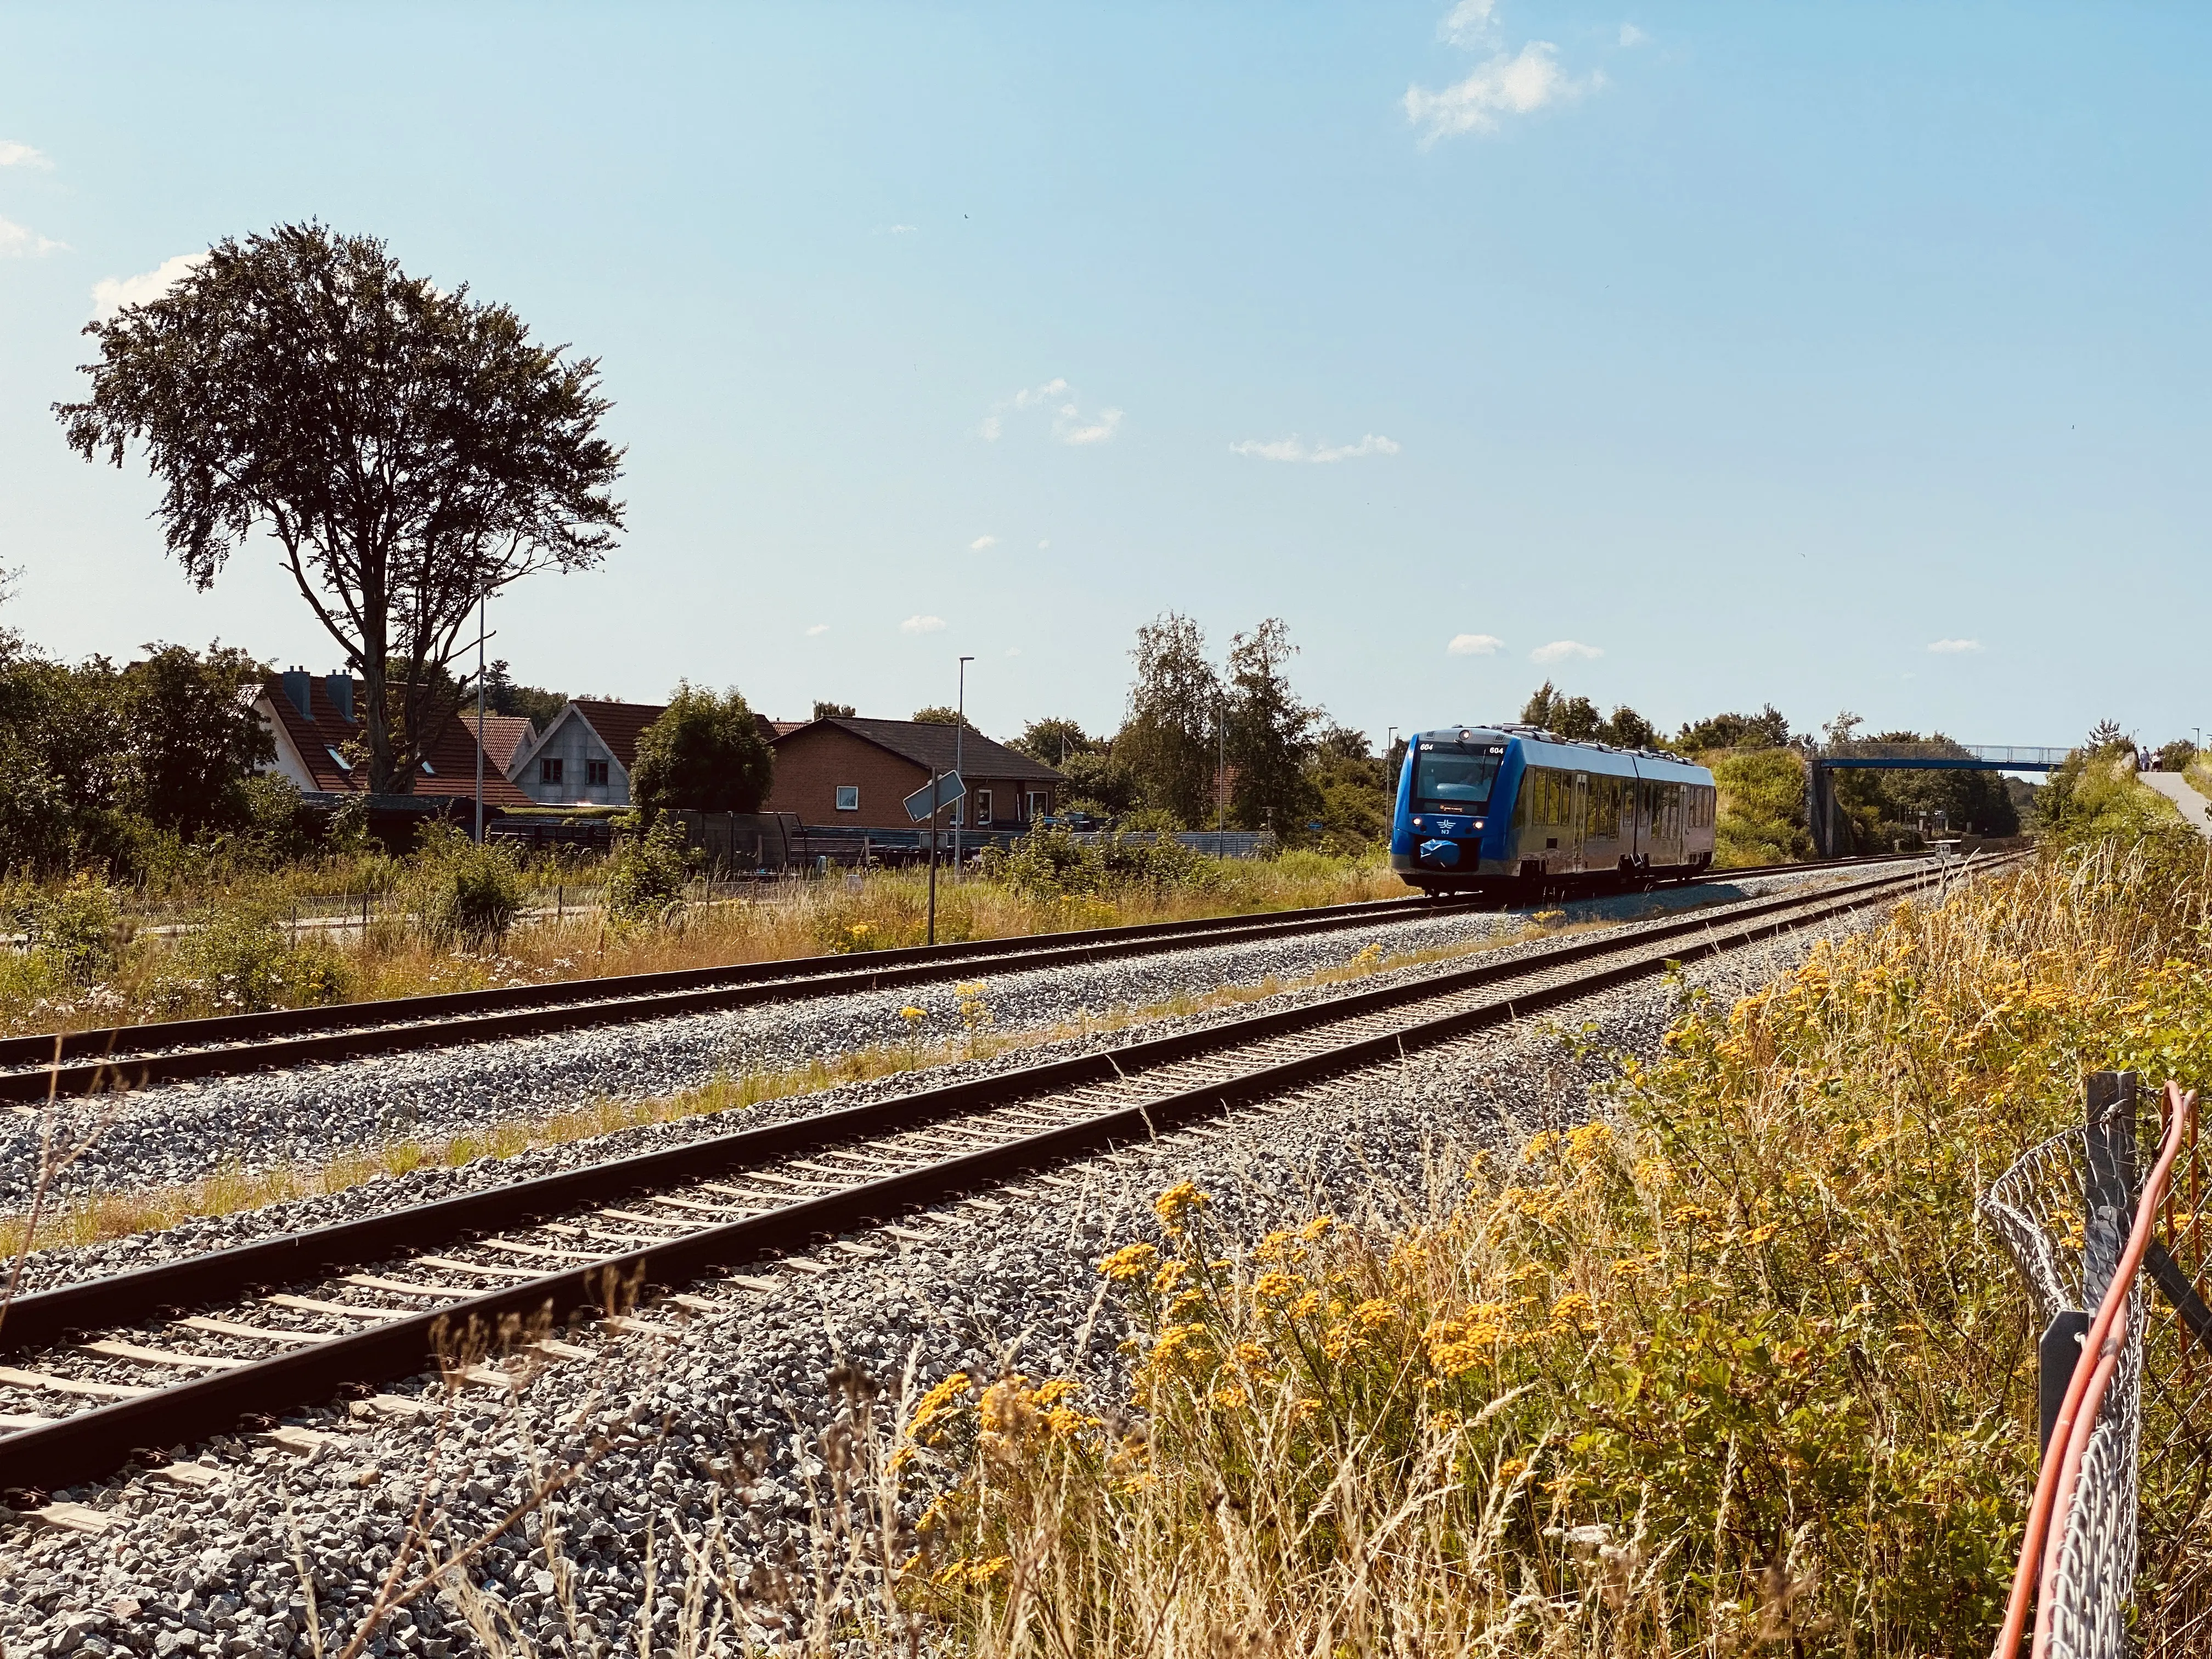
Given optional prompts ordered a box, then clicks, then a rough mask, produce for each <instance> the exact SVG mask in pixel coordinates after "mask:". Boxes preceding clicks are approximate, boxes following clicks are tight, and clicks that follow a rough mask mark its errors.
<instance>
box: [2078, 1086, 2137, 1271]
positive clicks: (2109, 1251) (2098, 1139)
mask: <svg viewBox="0 0 2212 1659" xmlns="http://www.w3.org/2000/svg"><path fill="white" fill-rule="evenodd" d="M2082 1127H2083V1130H2084V1135H2083V1149H2084V1151H2085V1152H2087V1155H2088V1170H2087V1173H2086V1174H2085V1175H2084V1176H2083V1179H2082V1189H2083V1190H2082V1194H2081V1198H2082V1212H2083V1213H2082V1217H2081V1224H2082V1225H2081V1304H2082V1306H2084V1307H2087V1308H2093V1307H2095V1306H2096V1305H2097V1304H2099V1303H2100V1302H2102V1301H2103V1300H2104V1299H2105V1292H2106V1290H2107V1289H2109V1288H2110V1287H2111V1285H2112V1274H2113V1273H2114V1271H2115V1270H2116V1269H2117V1268H2118V1266H2119V1262H2120V1250H2121V1247H2122V1246H2123V1245H2124V1243H2126V1242H2127V1236H2128V1229H2129V1227H2130V1224H2131V1223H2132V1222H2133V1221H2134V1219H2135V1195H2136V1074H2135V1073H2133V1072H2092V1073H2090V1074H2089V1079H2088V1084H2087V1119H2086V1121H2085V1122H2084V1124H2083V1126H2082Z"/></svg>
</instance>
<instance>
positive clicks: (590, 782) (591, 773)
mask: <svg viewBox="0 0 2212 1659" xmlns="http://www.w3.org/2000/svg"><path fill="white" fill-rule="evenodd" d="M584 783H585V786H586V787H588V788H592V789H604V788H605V787H607V763H605V761H595V760H587V761H586V762H585V763H584Z"/></svg>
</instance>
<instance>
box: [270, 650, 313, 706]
mask: <svg viewBox="0 0 2212 1659" xmlns="http://www.w3.org/2000/svg"><path fill="white" fill-rule="evenodd" d="M276 678H277V679H278V681H279V682H280V683H282V684H283V687H284V695H285V696H287V697H289V698H290V699H291V702H292V707H293V708H296V709H298V710H299V711H300V718H301V720H313V719H314V717H315V715H314V711H313V709H311V708H308V707H307V670H306V669H304V668H301V666H299V665H297V664H296V663H295V665H292V666H291V667H289V668H288V669H286V670H285V671H283V673H281V674H279V675H278V676H277V677H276Z"/></svg>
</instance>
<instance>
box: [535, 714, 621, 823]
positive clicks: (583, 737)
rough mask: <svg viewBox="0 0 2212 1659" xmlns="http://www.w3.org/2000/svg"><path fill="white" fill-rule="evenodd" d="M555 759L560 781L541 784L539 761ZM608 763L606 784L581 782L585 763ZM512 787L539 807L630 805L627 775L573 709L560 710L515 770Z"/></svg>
mask: <svg viewBox="0 0 2212 1659" xmlns="http://www.w3.org/2000/svg"><path fill="white" fill-rule="evenodd" d="M548 760H557V761H559V762H560V763H561V781H560V782H558V783H546V782H543V781H541V779H542V778H543V777H544V767H543V766H542V765H541V764H540V763H541V762H544V761H548ZM595 760H598V761H605V763H607V781H606V782H605V784H602V785H599V786H597V787H594V786H592V785H590V784H586V782H585V781H584V780H585V778H586V776H588V775H589V774H588V773H587V772H586V768H585V763H586V762H588V761H595ZM513 783H514V787H516V788H518V789H520V790H521V791H522V793H524V794H526V795H527V796H529V797H530V799H532V800H534V801H536V802H538V805H541V806H627V805H629V773H628V772H626V771H624V770H623V763H621V762H620V761H618V760H617V759H616V758H615V757H614V751H613V750H611V749H609V748H608V747H607V746H606V744H604V743H602V742H601V741H600V740H599V733H598V732H594V731H593V730H592V726H591V722H590V721H588V720H585V719H584V717H583V716H582V715H580V714H577V713H576V712H575V711H574V709H573V708H565V709H563V710H562V712H561V714H560V716H559V717H558V718H557V719H556V720H555V721H554V722H553V725H552V726H551V727H550V729H549V730H548V731H547V732H546V733H545V735H544V737H543V738H539V739H538V743H537V745H536V746H535V747H534V748H532V749H530V750H528V751H527V754H526V757H523V758H522V759H521V761H520V764H519V765H518V766H517V767H516V768H515V774H514V777H513Z"/></svg>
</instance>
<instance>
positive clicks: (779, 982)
mask: <svg viewBox="0 0 2212 1659" xmlns="http://www.w3.org/2000/svg"><path fill="white" fill-rule="evenodd" d="M1921 856H1922V855H1921V854H1881V855H1879V856H1877V857H1872V858H1865V859H1845V860H1826V861H1824V862H1822V863H1820V864H1803V865H1775V866H1759V867H1757V868H1754V869H1750V870H1732V871H1727V872H1717V873H1715V874H1711V875H1708V876H1705V877H1703V878H1699V880H1698V881H1697V882H1695V883H1684V885H1696V884H1718V883H1720V882H1722V881H1723V880H1736V879H1743V878H1753V877H1759V876H1770V875H1775V874H1783V873H1796V872H1812V871H1816V870H1823V869H1844V868H1851V867H1856V866H1862V865H1875V864H1890V863H1896V862H1899V861H1901V860H1910V859H1917V858H1920V857H1921ZM1438 914H1440V910H1439V907H1438V905H1437V902H1435V901H1432V900H1429V899H1425V898H1392V899H1372V900H1368V901H1365V902H1361V903H1358V904H1343V905H1322V906H1316V907H1313V908H1309V909H1304V910H1291V911H1278V912H1274V913H1272V914H1267V915H1257V916H1230V917H1202V918H1200V919H1198V920H1195V921H1171V922H1153V923H1146V924H1143V925H1141V926H1138V927H1102V928H1091V929H1084V930H1079V931H1074V932H1070V933H1046V934H1041V935H1035V936H1031V937H1030V939H974V940H967V941H963V942H962V943H960V944H957V945H912V946H906V947H902V948H900V949H897V950H891V951H869V952H866V953H865V955H863V956H861V957H859V958H858V959H857V963H856V958H855V957H854V956H851V955H836V956H822V957H797V958H794V959H791V960H787V961H782V962H765V963H744V964H740V965H738V966H734V967H723V968H699V969H677V970H674V971H671V972H666V973H657V974H630V975H617V976H615V977H612V978H607V979H599V980H568V981H559V982H556V983H554V984H550V985H529V986H513V987H502V988H501V989H497V990H489V991H457V992H448V993H444V994H438V995H434V996H422V997H400V998H391V999H383V1000H374V1001H369V1002H360V1003H349V1004H343V1005H340V1006H337V1007H320V1008H285V1009H275V1010H270V1011H267V1012H261V1013H253V1014H224V1015H216V1016H213V1017H210V1018H205V1019H191V1020H172V1021H162V1022H155V1023H149V1024H143V1025H134V1026H118V1027H112V1028H109V1029H105V1030H94V1031H76V1032H66V1033H47V1034H44V1035H40V1036H20V1037H8V1038H0V1102H15V1103H27V1102H37V1101H41V1100H46V1099H48V1098H50V1097H63V1096H76V1095H82V1094H87V1093H92V1092H97V1091H100V1090H103V1089H135V1088H145V1087H149V1086H151V1085H155V1084H160V1083H176V1082H185V1081H190V1080H193V1079H201V1078H208V1077H218V1076H234V1075H238V1074H241V1073H251V1072H256V1071H269V1070H276V1069H282V1068H283V1067H287V1066H301V1065H310V1064H329V1063H332V1062H336V1061H340V1060H356V1059H361V1058H364V1057H367V1056H368V1055H371V1054H391V1053H395V1052H400V1051H405V1050H411V1049H421V1048H440V1047H448V1046H455V1045H459V1044H464V1043H471V1042H489V1041H494V1040H497V1039H502V1038H513V1037H522V1036H539V1035H543V1034H544V1033H547V1032H551V1031H560V1030H575V1029H578V1028H581V1027H590V1026H599V1025H611V1024H631V1023H635V1022H637V1021H641V1020H648V1019H665V1018H675V1017H678V1016H680V1015H684V1014H691V1013H704V1012H717V1011H721V1010H727V1009H732V1008H738V1007H744V1006H750V1005H753V1004H757V1003H763V1002H772V1001H783V1000H800V999H814V998H820V997H829V996H841V995H849V994H859V993H865V992H869V991H878V990H883V989H886V988H889V987H894V986H899V985H911V984H918V983H922V982H926V981H931V980H938V979H945V978H949V977H953V976H956V975H961V974H966V973H973V972H975V971H976V970H977V969H981V968H995V969H1000V970H1012V971H1016V972H1028V971H1031V970H1034V969H1042V968H1053V967H1065V966H1071V965H1076V964H1081V963H1091V962H1097V961H1103V960H1106V959H1109V958H1112V957H1129V956H1143V955H1154V954H1159V953H1163V952H1166V951H1178V950H1188V949H1191V948H1194V947H1195V946H1200V945H1236V944H1247V943H1254V942H1258V941H1261V940H1266V939H1275V938H1281V937H1289V936H1297V935H1303V934H1309V933H1328V932H1333V931H1335V930H1337V929H1340V928H1349V927H1374V926H1377V925H1381V924H1383V923H1389V922H1394V921H1419V920H1422V919H1425V918H1426V917H1431V916H1434V915H1438Z"/></svg>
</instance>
